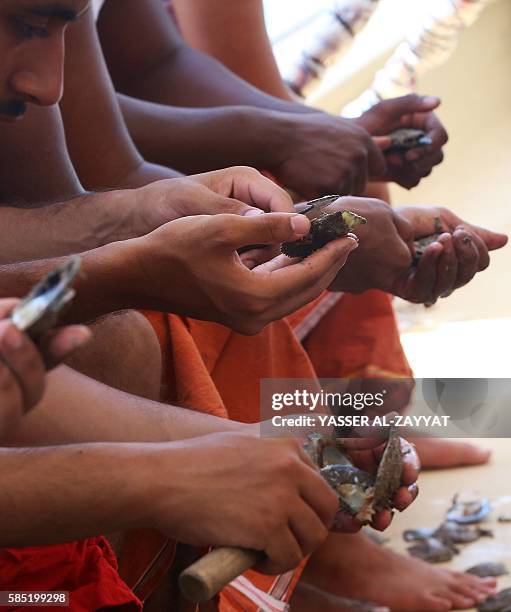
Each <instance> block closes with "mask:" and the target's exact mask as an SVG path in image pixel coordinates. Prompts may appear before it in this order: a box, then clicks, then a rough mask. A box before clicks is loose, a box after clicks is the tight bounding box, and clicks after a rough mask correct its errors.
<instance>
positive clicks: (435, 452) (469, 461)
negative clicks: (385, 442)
mask: <svg viewBox="0 0 511 612" xmlns="http://www.w3.org/2000/svg"><path fill="white" fill-rule="evenodd" d="M409 441H410V442H413V444H415V448H416V449H417V453H418V455H419V458H420V460H421V464H422V468H423V469H430V470H431V469H439V468H452V467H461V466H464V465H481V464H483V463H487V462H488V461H489V459H490V455H491V451H489V450H487V449H484V448H479V447H477V446H475V445H474V444H470V443H469V442H462V441H461V440H447V439H445V440H444V439H441V438H409Z"/></svg>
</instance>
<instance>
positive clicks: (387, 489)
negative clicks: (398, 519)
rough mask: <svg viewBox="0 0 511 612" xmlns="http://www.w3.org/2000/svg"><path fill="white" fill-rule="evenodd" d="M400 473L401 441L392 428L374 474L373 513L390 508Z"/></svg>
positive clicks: (401, 468) (398, 483) (399, 480)
mask: <svg viewBox="0 0 511 612" xmlns="http://www.w3.org/2000/svg"><path fill="white" fill-rule="evenodd" d="M402 471H403V455H402V454H401V440H400V438H399V436H398V434H397V429H396V428H395V427H394V426H392V427H390V431H389V438H388V441H387V446H386V447H385V450H384V452H383V456H382V458H381V461H380V464H379V466H378V471H377V472H376V481H375V486H374V501H373V506H374V510H375V512H379V511H380V510H383V509H384V508H392V500H393V498H394V495H395V494H396V491H397V490H398V489H399V485H400V484H401V472H402Z"/></svg>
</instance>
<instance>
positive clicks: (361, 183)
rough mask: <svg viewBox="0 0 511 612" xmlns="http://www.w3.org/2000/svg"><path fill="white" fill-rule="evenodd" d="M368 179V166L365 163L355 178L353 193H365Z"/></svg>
mask: <svg viewBox="0 0 511 612" xmlns="http://www.w3.org/2000/svg"><path fill="white" fill-rule="evenodd" d="M367 181H368V175H367V166H366V165H364V166H362V167H361V168H360V169H359V172H357V173H356V174H355V177H354V179H353V190H352V193H353V195H361V194H363V193H364V191H365V189H366V185H367Z"/></svg>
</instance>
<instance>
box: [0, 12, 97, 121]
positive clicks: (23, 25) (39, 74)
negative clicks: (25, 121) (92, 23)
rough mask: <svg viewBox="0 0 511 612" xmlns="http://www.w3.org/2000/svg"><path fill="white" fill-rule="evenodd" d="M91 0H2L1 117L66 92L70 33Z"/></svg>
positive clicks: (12, 118) (54, 99) (7, 118)
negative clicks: (67, 37) (68, 29)
mask: <svg viewBox="0 0 511 612" xmlns="http://www.w3.org/2000/svg"><path fill="white" fill-rule="evenodd" d="M88 4H89V0H0V121H15V120H16V119H18V118H20V117H22V116H23V114H24V112H25V110H26V105H27V103H33V104H38V105H41V106H51V105H52V104H56V103H57V102H58V101H59V100H60V97H61V96H62V89H63V74H64V33H65V30H66V26H67V25H68V24H69V23H70V22H72V21H74V20H75V19H77V18H78V17H79V16H80V15H81V14H82V13H83V12H84V11H85V10H86V9H87V8H88Z"/></svg>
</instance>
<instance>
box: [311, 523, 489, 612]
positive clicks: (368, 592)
mask: <svg viewBox="0 0 511 612" xmlns="http://www.w3.org/2000/svg"><path fill="white" fill-rule="evenodd" d="M301 580H302V581H304V582H305V583H308V584H310V585H312V586H314V587H316V588H318V589H321V590H323V591H327V592H329V593H331V594H332V595H336V596H339V597H348V598H352V599H359V600H363V601H370V602H374V603H375V604H378V605H379V606H387V607H388V608H390V609H391V610H400V611H403V612H429V611H431V612H433V611H436V610H453V609H455V610H466V609H468V608H472V607H474V606H476V605H477V604H478V603H480V602H481V601H484V600H485V599H486V598H487V597H488V596H489V595H493V594H494V593H495V586H496V584H497V583H496V580H495V579H494V578H478V577H476V576H472V575H470V574H464V573H461V572H454V571H451V570H446V569H440V568H437V567H434V566H432V565H430V564H428V563H426V562H425V561H421V560H420V559H415V558H413V557H408V556H404V555H399V554H397V553H395V552H394V551H391V550H389V549H387V548H383V547H381V546H378V545H377V544H375V543H374V542H372V541H371V540H369V538H367V537H366V536H365V535H364V534H355V535H351V534H350V535H348V534H331V535H330V536H329V538H328V540H327V541H326V543H325V544H324V545H323V546H322V547H321V548H320V549H319V550H318V551H317V552H316V553H314V555H313V556H312V558H311V560H310V561H309V563H308V564H307V566H306V568H305V571H304V573H303V574H302V578H301ZM339 609H340V610H341V609H342V608H339Z"/></svg>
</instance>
